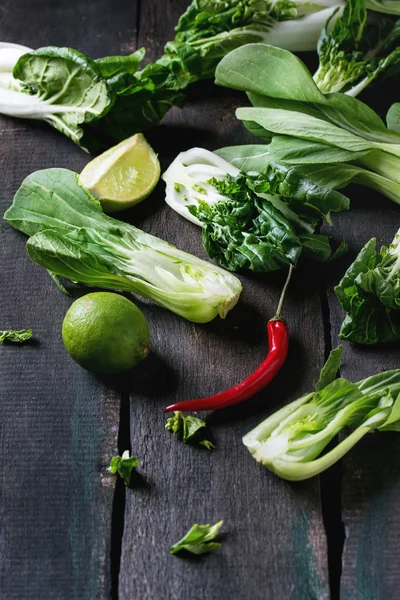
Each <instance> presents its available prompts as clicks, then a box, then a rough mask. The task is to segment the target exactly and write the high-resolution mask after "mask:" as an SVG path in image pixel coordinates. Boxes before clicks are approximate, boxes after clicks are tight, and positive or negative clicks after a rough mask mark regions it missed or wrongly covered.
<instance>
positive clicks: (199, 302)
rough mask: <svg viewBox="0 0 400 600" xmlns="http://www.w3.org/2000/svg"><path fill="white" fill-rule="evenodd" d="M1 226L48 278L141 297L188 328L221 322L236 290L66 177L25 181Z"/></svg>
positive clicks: (57, 174) (57, 173)
mask: <svg viewBox="0 0 400 600" xmlns="http://www.w3.org/2000/svg"><path fill="white" fill-rule="evenodd" d="M4 219H5V220H6V221H7V222H8V223H9V224H10V225H12V226H13V227H15V228H16V229H18V230H19V231H22V232H24V233H26V234H27V235H29V236H31V237H30V238H29V240H28V242H27V250H28V254H29V256H30V258H31V259H32V260H33V261H34V262H36V263H38V264H40V265H41V266H43V267H45V268H46V269H48V270H50V271H52V272H53V273H55V274H57V275H60V276H62V277H66V278H67V279H70V280H72V281H74V282H78V283H84V284H87V285H92V286H97V287H104V288H115V289H118V290H124V291H127V292H133V293H135V294H139V295H141V296H144V297H145V298H149V299H150V300H154V301H156V302H158V303H160V304H161V305H162V306H165V307H166V308H168V309H169V310H171V311H172V312H175V313H177V314H178V315H181V316H182V317H185V318H186V319H188V320H189V321H194V322H199V323H204V322H207V321H210V320H211V319H213V318H214V317H216V316H217V315H218V314H219V315H220V316H221V317H225V316H226V314H227V313H228V311H229V310H230V309H231V308H233V306H234V305H235V304H236V302H237V301H238V298H239V295H240V292H241V289H242V288H241V284H240V281H239V280H238V279H237V278H236V277H234V276H233V275H231V274H230V273H227V272H226V271H223V270H222V269H220V268H218V267H216V266H214V265H211V264H209V263H207V262H205V261H203V260H200V259H199V258H196V257H195V256H192V255H191V254H187V253H186V252H182V251H181V250H178V249H177V248H175V247H174V246H172V245H171V244H168V243H167V242H165V241H163V240H161V239H159V238H156V237H154V236H152V235H149V234H148V233H145V232H144V231H141V230H140V229H137V228H136V227H133V226H132V225H128V224H127V223H124V222H122V221H117V220H116V219H113V218H112V217H109V216H107V215H105V214H104V213H103V212H102V209H101V206H100V204H99V203H98V202H97V200H95V199H94V198H93V197H92V196H91V195H90V193H89V192H88V191H87V190H85V189H83V188H82V187H81V186H80V185H79V184H78V175H77V174H76V173H74V172H72V171H68V170H67V169H46V170H43V171H37V172H36V173H33V174H32V175H29V176H28V177H27V178H26V179H25V180H24V181H23V183H22V185H21V187H20V189H19V190H18V191H17V193H16V195H15V197H14V202H13V205H12V206H11V207H10V208H9V209H8V211H7V212H6V214H5V215H4Z"/></svg>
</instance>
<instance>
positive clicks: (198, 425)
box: [165, 410, 215, 450]
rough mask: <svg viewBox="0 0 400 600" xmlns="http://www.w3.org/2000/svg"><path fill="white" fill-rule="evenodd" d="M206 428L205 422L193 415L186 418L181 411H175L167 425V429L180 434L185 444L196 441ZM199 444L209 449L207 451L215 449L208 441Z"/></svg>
mask: <svg viewBox="0 0 400 600" xmlns="http://www.w3.org/2000/svg"><path fill="white" fill-rule="evenodd" d="M204 427H206V423H205V421H203V420H202V419H198V418H197V417H192V416H191V415H188V416H185V415H184V414H183V412H182V411H180V410H175V411H174V416H173V417H170V418H169V419H167V422H166V424H165V429H167V430H168V431H171V433H175V434H178V435H179V436H180V438H181V439H182V441H183V442H184V444H186V443H187V442H188V441H194V440H195V439H196V438H197V437H198V435H197V434H198V432H199V430H200V429H203V428H204ZM199 444H201V445H202V446H204V447H205V448H207V450H212V449H213V448H215V446H214V444H213V443H212V442H209V441H208V440H201V441H199Z"/></svg>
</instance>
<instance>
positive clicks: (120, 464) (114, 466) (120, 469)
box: [108, 450, 139, 486]
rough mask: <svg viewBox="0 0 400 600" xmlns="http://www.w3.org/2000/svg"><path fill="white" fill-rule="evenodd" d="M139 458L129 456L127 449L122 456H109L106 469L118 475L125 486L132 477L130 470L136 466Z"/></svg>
mask: <svg viewBox="0 0 400 600" xmlns="http://www.w3.org/2000/svg"><path fill="white" fill-rule="evenodd" d="M138 463H139V459H138V457H137V456H129V450H125V452H124V453H123V454H122V456H113V457H112V458H111V462H110V466H109V467H108V471H109V472H110V473H112V475H119V476H120V477H121V479H122V480H123V482H124V483H125V485H126V486H129V484H130V482H131V477H132V471H133V469H134V468H135V467H137V465H138Z"/></svg>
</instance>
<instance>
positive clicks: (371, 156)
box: [216, 44, 400, 202]
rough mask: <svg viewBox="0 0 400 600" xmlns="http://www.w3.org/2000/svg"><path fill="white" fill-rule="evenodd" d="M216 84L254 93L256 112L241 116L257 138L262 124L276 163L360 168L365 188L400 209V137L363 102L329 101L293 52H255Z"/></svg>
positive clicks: (334, 97)
mask: <svg viewBox="0 0 400 600" xmlns="http://www.w3.org/2000/svg"><path fill="white" fill-rule="evenodd" d="M216 77H217V82H218V83H220V84H221V85H226V86H229V87H235V88H237V89H241V90H245V91H247V92H248V95H249V98H250V101H251V102H252V104H253V105H254V107H253V108H248V107H246V108H239V109H238V110H237V111H236V115H237V117H238V118H239V119H241V120H243V121H244V122H245V125H246V126H249V124H250V129H251V130H253V129H254V128H253V124H254V123H255V124H256V130H257V132H258V134H259V135H261V137H262V138H263V139H265V140H266V141H271V139H272V141H271V143H270V144H269V147H268V150H269V154H271V155H272V156H273V157H274V158H275V160H277V161H278V162H283V163H290V164H293V165H298V164H302V165H305V164H311V165H313V166H314V165H318V164H322V163H326V164H330V165H332V164H333V163H338V162H350V161H351V162H353V161H357V162H358V165H359V166H361V167H362V168H363V171H362V172H361V173H360V172H357V175H359V176H360V178H362V179H363V182H364V184H365V183H367V184H368V185H371V187H375V188H379V187H381V189H382V191H384V192H385V193H386V194H387V195H388V196H389V197H391V198H392V199H394V200H395V201H396V202H400V198H399V197H398V195H397V194H396V186H395V185H394V184H397V183H400V176H399V173H400V160H399V158H400V134H399V133H397V132H396V131H392V130H390V129H388V128H387V127H386V126H385V124H384V123H383V121H382V120H381V119H380V118H379V116H378V115H377V114H376V113H374V111H372V110H371V109H370V108H369V107H368V106H367V105H366V104H364V103H362V102H360V101H359V100H357V99H356V98H353V97H350V96H347V95H345V94H341V93H335V94H328V95H324V94H322V93H321V92H320V90H319V89H318V88H317V86H316V84H315V82H314V81H313V79H312V77H311V74H310V73H309V71H308V70H307V69H306V67H305V66H304V64H303V63H302V62H301V61H300V60H299V59H298V58H297V57H295V56H294V55H292V54H291V53H290V52H287V51H285V50H281V49H279V48H271V47H269V46H266V45H262V44H249V45H247V46H245V47H243V48H238V49H237V50H234V51H233V52H231V53H230V54H229V55H228V56H226V57H225V58H224V59H223V60H222V61H221V63H220V64H219V65H218V68H217V70H216ZM262 132H264V134H265V135H264V134H263V133H262ZM268 160H269V159H268ZM366 170H369V171H371V172H373V173H374V174H375V175H376V174H378V175H380V176H381V177H382V178H383V179H380V178H375V177H373V176H370V177H369V176H368V175H367V174H366V173H365V171H366ZM352 176H353V175H352ZM355 176H356V174H355V173H354V177H355Z"/></svg>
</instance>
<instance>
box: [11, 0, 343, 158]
mask: <svg viewBox="0 0 400 600" xmlns="http://www.w3.org/2000/svg"><path fill="white" fill-rule="evenodd" d="M337 4H340V0H319V2H312V3H310V2H309V0H278V1H276V0H193V2H192V4H191V5H190V6H189V8H188V9H187V11H186V12H185V13H184V14H183V15H182V17H181V18H180V20H179V23H178V25H177V27H176V36H175V39H174V40H173V41H171V42H169V43H168V44H167V45H166V46H165V49H164V54H163V55H162V56H161V57H160V58H159V59H158V60H157V61H156V62H154V63H151V64H148V65H147V66H146V67H145V68H143V69H142V70H140V71H139V70H138V69H139V64H140V61H141V60H142V59H143V56H144V50H143V49H141V50H138V51H137V52H135V53H133V54H131V55H130V56H108V57H103V58H100V59H97V60H96V61H93V60H92V59H90V58H88V57H87V56H85V55H84V54H82V53H81V52H78V51H77V50H73V49H70V48H55V47H49V48H41V49H39V50H36V51H29V49H28V48H26V47H22V46H21V47H20V48H21V49H23V50H24V51H25V52H26V51H28V53H27V54H24V55H23V56H22V57H21V52H18V50H17V49H15V48H14V47H13V48H10V49H8V50H10V51H9V52H8V54H7V57H6V59H7V69H5V71H6V72H5V73H2V77H1V78H0V112H2V113H3V114H7V115H10V116H17V117H25V118H33V119H44V120H46V121H47V122H49V123H50V124H51V125H53V126H54V127H56V128H57V129H59V130H60V131H62V132H63V133H64V134H65V135H67V136H69V137H70V138H71V139H73V141H74V142H75V143H77V144H79V145H80V146H81V147H82V148H84V149H85V150H89V151H95V150H98V149H100V148H102V147H104V146H110V145H112V144H115V143H116V142H119V141H121V140H123V139H125V138H126V137H128V136H131V135H133V134H134V133H137V132H140V131H143V130H145V129H147V128H148V127H151V126H152V125H155V124H158V123H160V122H161V120H162V118H163V117H164V115H165V114H166V112H167V111H168V110H169V109H170V108H171V107H172V106H179V107H181V106H183V103H184V96H183V94H182V90H184V89H185V88H186V87H187V86H188V85H189V84H190V83H193V82H195V81H198V80H199V79H204V78H209V77H213V75H214V71H215V67H216V66H217V64H218V62H219V61H220V60H221V58H222V57H223V56H225V55H226V54H227V53H228V52H230V51H231V50H233V49H234V48H237V47H239V46H242V45H244V44H248V43H250V42H263V43H270V44H274V45H278V46H283V47H285V48H288V49H290V50H294V51H302V50H314V49H315V48H316V45H317V41H318V37H319V34H320V31H321V28H322V25H323V23H325V21H326V19H327V18H328V16H330V15H331V13H332V8H333V7H336V6H337ZM10 46H13V45H10ZM8 50H7V51H8ZM0 53H1V48H0ZM20 57H21V58H20ZM13 59H14V60H13ZM18 59H19V60H18ZM16 61H18V62H17V63H16V64H15V62H16ZM0 62H3V63H4V62H5V61H1V58H0ZM47 64H48V65H49V69H47ZM14 65H15V67H14ZM13 67H14V72H13ZM12 73H14V76H13V74H12ZM42 73H45V75H44V76H43V77H42Z"/></svg>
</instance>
